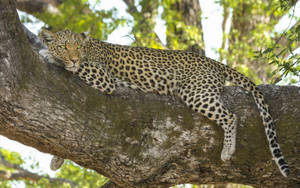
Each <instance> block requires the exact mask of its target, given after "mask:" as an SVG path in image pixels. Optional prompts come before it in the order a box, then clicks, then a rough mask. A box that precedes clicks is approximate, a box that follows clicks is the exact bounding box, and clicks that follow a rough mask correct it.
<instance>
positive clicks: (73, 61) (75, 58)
mask: <svg viewBox="0 0 300 188" xmlns="http://www.w3.org/2000/svg"><path fill="white" fill-rule="evenodd" d="M70 60H71V62H72V63H77V62H78V61H79V58H78V57H71V58H70Z"/></svg>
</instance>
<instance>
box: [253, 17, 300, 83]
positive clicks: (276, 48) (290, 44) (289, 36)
mask: <svg viewBox="0 0 300 188" xmlns="http://www.w3.org/2000/svg"><path fill="white" fill-rule="evenodd" d="M298 20H299V21H300V18H298ZM280 40H286V41H287V42H286V44H285V45H282V44H280V42H279V41H280ZM299 42H300V24H298V25H297V26H295V27H292V28H291V29H290V30H287V31H285V32H283V33H282V34H281V35H280V36H279V37H278V39H277V41H274V43H273V44H271V45H269V46H268V47H267V48H266V49H264V50H262V49H261V50H259V51H256V56H255V57H256V58H257V59H261V60H263V61H266V62H268V63H269V64H275V65H277V67H278V68H277V70H276V72H274V73H273V74H277V73H278V75H279V76H277V77H275V79H274V80H273V81H272V83H274V84H275V83H277V82H279V81H281V80H282V79H283V78H284V77H286V76H292V78H291V79H290V83H292V84H294V83H297V79H295V77H293V76H296V77H298V80H299V78H300V54H299V53H295V52H294V50H295V49H296V48H298V46H297V43H298V44H299Z"/></svg>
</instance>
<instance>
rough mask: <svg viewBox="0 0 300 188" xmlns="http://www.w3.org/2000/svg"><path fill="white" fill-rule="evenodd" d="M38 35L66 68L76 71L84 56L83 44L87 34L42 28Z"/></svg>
mask: <svg viewBox="0 0 300 188" xmlns="http://www.w3.org/2000/svg"><path fill="white" fill-rule="evenodd" d="M40 37H41V38H42V40H43V42H44V43H45V44H46V45H47V46H48V50H49V52H50V53H51V54H52V55H53V56H54V57H55V58H57V59H59V60H61V61H62V62H63V63H64V65H65V69H66V70H68V71H71V72H74V73H75V72H77V70H78V68H79V67H80V63H81V60H82V59H83V58H84V57H83V56H84V44H85V41H86V40H87V38H88V37H87V36H85V35H84V34H78V33H74V32H71V31H69V30H65V31H59V32H56V33H52V32H50V31H47V30H42V31H41V33H40Z"/></svg>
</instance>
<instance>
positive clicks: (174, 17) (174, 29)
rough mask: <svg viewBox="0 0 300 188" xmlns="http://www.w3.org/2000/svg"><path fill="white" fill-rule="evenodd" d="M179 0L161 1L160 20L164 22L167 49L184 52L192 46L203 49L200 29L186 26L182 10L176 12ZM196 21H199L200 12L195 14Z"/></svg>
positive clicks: (194, 26)
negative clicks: (161, 12)
mask: <svg viewBox="0 0 300 188" xmlns="http://www.w3.org/2000/svg"><path fill="white" fill-rule="evenodd" d="M179 3H181V1H180V0H162V2H161V4H162V7H163V10H164V11H163V14H162V19H164V21H165V22H166V27H167V30H166V37H167V47H168V48H169V49H181V50H185V49H188V48H189V47H191V46H193V45H198V46H200V47H201V48H202V49H204V41H203V34H202V28H199V26H197V25H188V24H187V23H186V22H185V19H186V18H184V17H183V13H182V11H183V10H178V8H177V7H178V4H179ZM197 14H198V15H197V20H195V21H198V22H200V21H201V12H198V13H197Z"/></svg>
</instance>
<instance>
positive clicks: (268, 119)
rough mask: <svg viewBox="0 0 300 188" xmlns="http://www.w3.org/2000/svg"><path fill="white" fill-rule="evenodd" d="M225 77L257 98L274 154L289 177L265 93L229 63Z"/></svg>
mask: <svg viewBox="0 0 300 188" xmlns="http://www.w3.org/2000/svg"><path fill="white" fill-rule="evenodd" d="M224 72H225V78H226V80H228V81H230V82H232V83H234V84H235V85H238V86H240V87H243V88H244V89H245V90H247V91H248V92H250V93H251V94H252V96H253V98H254V100H255V103H256V105H257V107H258V109H259V112H260V116H261V117H262V120H263V125H264V128H265V133H266V136H267V139H268V142H269V148H270V150H271V153H272V156H273V158H274V160H275V162H276V164H277V166H278V168H279V170H280V172H281V174H282V175H283V176H284V177H287V176H288V175H289V173H290V170H289V166H288V164H287V162H286V161H285V159H284V157H283V155H282V152H281V150H280V147H279V144H278V142H277V136H276V130H275V125H274V122H273V118H272V116H271V115H270V113H269V109H268V105H267V104H266V103H265V101H264V96H263V94H262V93H261V92H260V91H259V90H258V88H257V87H256V85H255V84H254V83H253V82H252V81H250V80H249V78H247V77H246V76H244V75H243V74H241V73H239V72H237V71H236V70H234V69H231V68H230V67H228V66H227V65H225V70H224Z"/></svg>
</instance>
